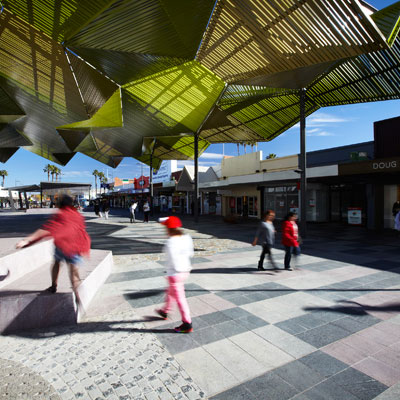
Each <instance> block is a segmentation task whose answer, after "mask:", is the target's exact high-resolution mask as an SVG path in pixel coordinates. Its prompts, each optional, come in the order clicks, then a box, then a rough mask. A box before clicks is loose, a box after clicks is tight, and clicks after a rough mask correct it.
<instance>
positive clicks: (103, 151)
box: [76, 134, 123, 168]
mask: <svg viewBox="0 0 400 400" xmlns="http://www.w3.org/2000/svg"><path fill="white" fill-rule="evenodd" d="M76 151H79V152H80V153H83V154H85V155H87V156H89V157H91V158H93V159H95V160H97V161H100V162H102V163H103V164H107V165H108V166H110V167H112V168H116V167H117V166H118V164H119V163H120V162H121V161H122V159H123V157H122V155H121V153H119V152H118V151H117V150H115V149H113V148H112V147H111V146H109V145H107V144H105V143H104V142H102V141H101V140H99V139H98V138H96V137H95V136H94V135H92V134H88V135H87V136H86V138H85V139H84V140H83V141H82V142H81V143H80V145H79V146H78V147H77V148H76Z"/></svg>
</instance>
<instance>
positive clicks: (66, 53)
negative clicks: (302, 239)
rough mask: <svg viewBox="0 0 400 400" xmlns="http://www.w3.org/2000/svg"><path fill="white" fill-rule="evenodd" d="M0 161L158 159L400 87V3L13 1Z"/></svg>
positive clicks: (5, 40) (0, 36) (2, 50)
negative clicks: (21, 152)
mask: <svg viewBox="0 0 400 400" xmlns="http://www.w3.org/2000/svg"><path fill="white" fill-rule="evenodd" d="M3 5H4V10H3V12H2V13H1V14H0V27H1V29H0V161H2V162H5V161H6V160H7V159H8V158H9V157H11V156H12V154H14V153H15V151H16V149H18V148H19V147H23V148H25V149H27V150H29V151H32V152H34V153H36V154H38V155H40V156H42V157H45V158H47V159H49V160H51V161H53V162H57V163H60V164H63V165H65V164H66V163H67V162H69V161H70V160H71V159H72V157H73V156H74V155H75V154H76V153H77V152H81V153H83V154H85V155H87V156H89V157H92V158H94V159H96V160H98V161H100V162H102V163H105V164H107V165H109V166H111V167H116V166H117V165H118V164H119V163H120V162H121V160H122V159H123V157H134V158H136V159H139V160H141V161H143V162H145V163H147V164H149V163H150V159H151V160H152V162H153V166H154V167H156V168H157V167H158V166H159V164H160V163H161V161H162V160H164V159H190V158H193V156H194V136H195V135H199V137H200V141H199V151H200V153H201V152H202V151H204V150H205V149H206V148H207V147H208V146H209V144H210V143H223V142H251V143H254V142H259V141H269V140H272V139H273V138H275V137H277V136H278V135H279V134H281V133H282V132H284V131H285V130H286V129H288V128H290V127H291V126H293V125H294V124H296V123H297V122H298V121H299V104H300V99H299V90H300V89H303V88H305V89H306V93H307V99H306V104H305V114H306V115H310V114H311V113H313V112H314V111H316V110H318V109H319V108H321V107H326V106H332V105H343V104H351V103H358V102H368V101H380V100H388V99H399V98H400V72H399V71H400V39H399V37H398V33H399V31H400V2H396V3H394V4H392V5H391V6H389V7H386V8H385V9H382V10H376V9H375V8H373V7H372V6H369V5H368V4H367V3H366V2H364V1H359V0H335V1H332V2H330V1H326V0H302V1H300V0H296V1H282V0H258V1H251V0H245V1H243V0H218V1H214V0H185V1H180V0H137V1H132V0H96V1H95V0H86V1H80V2H78V1H76V0H57V1H55V0H29V1H28V0H4V1H3Z"/></svg>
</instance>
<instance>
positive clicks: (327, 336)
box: [296, 323, 349, 348]
mask: <svg viewBox="0 0 400 400" xmlns="http://www.w3.org/2000/svg"><path fill="white" fill-rule="evenodd" d="M348 335H349V332H348V331H346V330H344V329H343V328H340V327H339V326H336V325H333V324H332V323H329V324H326V325H322V326H319V327H317V328H313V329H310V330H308V331H306V332H303V333H300V334H298V335H296V336H297V337H298V338H299V339H301V340H303V341H305V342H307V343H309V344H311V345H312V346H314V347H317V348H320V347H323V346H326V345H327V344H329V343H333V342H336V341H337V340H340V339H343V338H344V337H346V336H348Z"/></svg>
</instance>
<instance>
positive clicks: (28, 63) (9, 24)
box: [0, 10, 87, 161]
mask: <svg viewBox="0 0 400 400" xmlns="http://www.w3.org/2000/svg"><path fill="white" fill-rule="evenodd" d="M0 25H1V27H2V30H1V31H0V60H1V62H0V87H1V88H2V89H3V90H4V91H5V92H6V93H7V95H8V96H9V97H10V98H11V99H12V100H13V101H14V102H15V104H16V105H17V106H18V107H19V109H20V110H22V112H23V113H24V114H25V115H26V116H25V117H23V118H19V119H17V120H15V121H13V122H12V123H11V126H12V127H13V128H14V129H16V130H17V131H18V132H21V133H23V134H24V136H26V137H27V138H28V139H29V141H30V142H32V146H28V147H26V149H27V150H30V151H33V152H34V153H36V154H38V155H41V156H43V157H45V158H49V159H50V160H52V161H56V160H55V158H54V157H53V156H52V154H53V153H64V152H68V151H69V149H68V147H67V146H65V143H64V141H63V140H62V139H61V138H60V136H59V135H58V133H57V131H56V129H55V127H57V126H58V125H61V124H65V123H69V122H73V121H76V120H79V119H84V118H86V117H87V114H86V110H85V107H84V104H83V102H82V99H81V96H80V93H79V90H78V88H77V86H76V83H75V79H74V77H73V75H72V72H71V69H70V66H69V64H68V61H67V59H66V57H65V53H64V49H63V48H62V47H61V46H60V45H58V44H57V43H56V42H55V41H54V40H52V39H50V38H49V37H48V36H46V35H45V34H44V33H42V32H40V31H38V30H37V29H35V28H33V27H32V26H30V25H28V24H26V23H25V22H24V21H22V20H21V19H19V18H16V17H15V16H13V15H12V14H11V13H10V12H8V11H7V10H3V12H2V13H1V14H0Z"/></svg>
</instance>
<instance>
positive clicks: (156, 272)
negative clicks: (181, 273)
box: [106, 268, 165, 283]
mask: <svg viewBox="0 0 400 400" xmlns="http://www.w3.org/2000/svg"><path fill="white" fill-rule="evenodd" d="M164 271H165V269H164V268H154V269H148V270H140V271H129V272H121V273H117V274H111V275H110V276H109V278H108V279H107V281H106V283H113V282H126V281H133V280H136V279H146V278H154V277H157V276H163V275H164Z"/></svg>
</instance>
